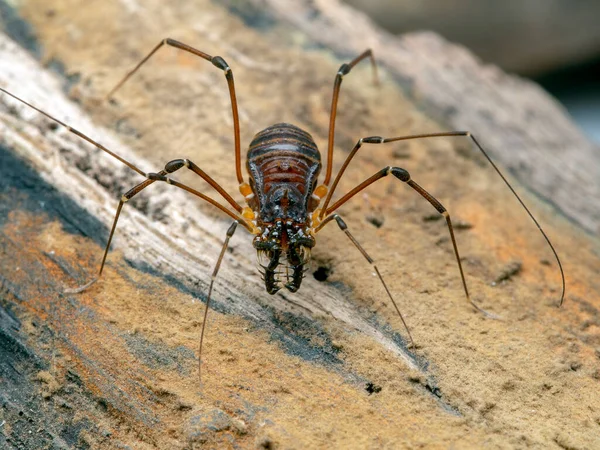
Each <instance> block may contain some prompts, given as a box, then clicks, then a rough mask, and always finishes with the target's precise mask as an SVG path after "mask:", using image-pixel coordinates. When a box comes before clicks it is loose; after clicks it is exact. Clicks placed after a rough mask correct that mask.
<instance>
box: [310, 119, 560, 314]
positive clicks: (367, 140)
mask: <svg viewBox="0 0 600 450" xmlns="http://www.w3.org/2000/svg"><path fill="white" fill-rule="evenodd" d="M452 136H466V137H469V138H470V139H471V140H472V141H473V143H474V144H475V145H476V147H477V148H478V149H479V150H480V151H481V153H483V156H485V158H486V159H487V160H488V162H489V163H490V164H491V165H492V167H493V168H494V170H495V171H496V173H497V174H498V175H499V176H500V178H502V181H504V183H505V184H506V186H507V187H508V188H509V189H510V191H511V192H512V193H513V195H514V196H515V197H516V198H517V200H518V201H519V203H520V204H521V206H522V207H523V209H524V210H525V212H526V213H527V215H528V216H529V218H530V219H531V220H532V221H533V223H534V224H535V226H536V227H537V228H538V230H539V231H540V233H542V236H544V239H545V240H546V243H547V244H548V246H549V247H550V250H552V253H553V254H554V258H555V259H556V262H557V263H558V268H559V270H560V276H561V282H562V292H561V295H560V300H559V302H558V307H559V308H560V307H561V306H562V304H563V301H564V299H565V289H566V285H565V273H564V270H563V267H562V263H561V261H560V258H559V257H558V253H557V252H556V250H555V249H554V245H552V242H550V238H549V237H548V235H547V234H546V232H545V231H544V230H543V229H542V226H541V225H540V224H539V222H538V221H537V220H536V218H535V217H534V216H533V214H532V213H531V211H530V210H529V208H528V207H527V206H525V203H524V202H523V200H521V197H519V195H518V194H517V193H516V191H515V190H514V189H513V187H512V186H511V184H510V183H509V182H508V180H507V179H506V178H505V176H504V175H503V174H502V172H501V171H500V169H499V168H498V166H496V164H494V162H493V161H492V159H491V158H490V157H489V156H488V154H487V152H486V151H485V150H484V149H483V147H482V146H481V145H480V144H479V141H477V139H475V136H473V135H472V134H471V133H470V132H469V131H448V132H443V133H427V134H415V135H411V136H398V137H392V138H382V137H380V136H370V137H365V138H362V139H359V140H358V142H357V143H356V145H355V146H354V148H353V149H352V151H351V152H350V154H349V155H348V157H347V158H346V161H344V164H343V165H342V168H341V169H340V171H339V172H338V174H337V176H336V177H335V180H334V182H333V185H332V187H331V190H329V192H328V194H327V197H326V198H325V203H324V204H323V207H322V209H321V212H320V215H319V217H320V218H323V217H324V216H325V215H327V214H331V212H333V211H335V210H336V209H337V208H338V207H339V206H340V205H341V204H342V203H345V202H346V200H348V199H349V198H350V197H352V196H353V195H354V194H352V195H350V196H349V194H350V193H348V194H346V195H345V196H344V197H342V199H340V200H338V201H337V202H336V203H335V205H334V206H332V207H330V208H328V207H327V206H328V205H329V202H330V201H331V198H332V196H333V193H334V192H335V189H336V188H337V185H338V183H339V181H340V179H341V178H342V175H343V174H344V172H345V171H346V168H347V167H348V165H349V164H350V161H352V159H353V158H354V156H355V155H356V153H357V152H358V150H359V149H360V148H361V147H362V145H363V144H386V143H388V142H396V141H406V140H409V139H423V138H432V137H452ZM369 184H370V183H369ZM367 186H368V185H367ZM365 187H366V186H365ZM355 190H356V189H353V190H352V191H351V192H354V191H355ZM357 192H358V191H357ZM346 197H347V198H346ZM343 199H345V200H344V201H343V202H342V200H343Z"/></svg>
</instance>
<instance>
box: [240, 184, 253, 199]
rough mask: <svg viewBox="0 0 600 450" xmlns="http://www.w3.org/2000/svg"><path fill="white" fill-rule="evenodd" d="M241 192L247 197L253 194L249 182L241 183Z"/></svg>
mask: <svg viewBox="0 0 600 450" xmlns="http://www.w3.org/2000/svg"><path fill="white" fill-rule="evenodd" d="M240 194H242V195H243V196H244V197H247V196H248V195H250V194H252V188H251V187H250V185H249V184H248V183H242V184H240Z"/></svg>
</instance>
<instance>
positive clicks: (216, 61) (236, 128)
mask: <svg viewBox="0 0 600 450" xmlns="http://www.w3.org/2000/svg"><path fill="white" fill-rule="evenodd" d="M163 45H170V46H171V47H175V48H177V49H179V50H183V51H186V52H189V53H191V54H193V55H196V56H199V57H200V58H202V59H205V60H207V61H210V62H211V63H212V65H213V66H215V67H216V68H218V69H221V70H222V71H223V72H224V73H225V78H226V79H227V86H228V87H229V97H230V98H231V113H232V115H233V136H234V139H235V172H236V175H237V179H238V182H239V183H240V184H242V183H243V182H244V177H243V175H242V163H241V147H240V118H239V114H238V105H237V98H236V95H235V83H234V82H233V72H232V71H231V68H230V67H229V65H228V64H227V63H226V62H225V60H224V59H223V58H222V57H220V56H211V55H209V54H207V53H204V52H202V51H200V50H197V49H195V48H194V47H190V46H189V45H187V44H184V43H182V42H179V41H176V40H175V39H171V38H166V39H163V40H162V41H160V42H159V43H158V44H157V45H156V47H154V48H153V49H152V51H151V52H150V53H148V55H146V57H145V58H144V59H142V60H141V61H140V62H139V63H138V65H137V66H135V67H134V68H133V69H132V70H130V71H129V72H128V73H127V75H125V76H124V77H123V79H122V80H121V81H119V82H118V83H117V85H116V86H115V87H114V88H112V89H111V91H110V92H109V93H108V95H107V96H106V98H107V99H109V98H110V97H112V96H113V94H114V93H115V92H117V91H118V90H119V89H120V88H121V86H123V84H125V82H126V81H127V80H129V78H131V76H132V75H133V74H134V73H135V72H137V71H138V69H139V68H140V67H142V65H144V63H145V62H146V61H148V60H149V59H150V58H151V57H152V55H154V54H155V53H156V52H157V51H158V49H159V48H161V47H162V46H163Z"/></svg>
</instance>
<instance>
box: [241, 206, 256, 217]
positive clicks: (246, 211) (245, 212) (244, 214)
mask: <svg viewBox="0 0 600 450" xmlns="http://www.w3.org/2000/svg"><path fill="white" fill-rule="evenodd" d="M242 217H243V218H244V219H248V220H254V217H255V215H254V211H252V209H250V208H249V207H247V206H246V207H245V208H244V209H243V210H242Z"/></svg>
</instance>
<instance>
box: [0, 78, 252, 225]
mask: <svg viewBox="0 0 600 450" xmlns="http://www.w3.org/2000/svg"><path fill="white" fill-rule="evenodd" d="M0 91H2V92H4V93H5V94H7V95H9V96H10V97H12V98H14V99H15V100H18V101H19V102H21V103H23V104H25V105H27V106H29V107H30V108H32V109H34V110H36V111H37V112H39V113H40V114H42V115H44V116H46V117H47V118H48V119H50V120H52V121H54V122H56V123H58V124H59V125H61V126H63V127H64V128H66V129H67V130H68V131H70V132H71V133H73V134H75V135H76V136H79V137H80V138H82V139H83V140H85V141H87V142H89V143H90V144H92V145H94V146H95V147H97V148H99V149H100V150H103V151H104V152H106V153H108V154H109V155H110V156H112V157H113V158H116V159H117V160H119V161H121V162H122V163H123V164H125V165H126V166H127V167H129V168H130V169H132V170H134V171H136V172H137V173H139V174H140V175H142V176H143V177H146V178H148V176H149V175H150V174H148V173H146V172H144V171H143V170H141V169H140V168H138V167H137V166H135V165H134V164H132V163H130V162H129V161H127V160H126V159H124V158H122V157H120V156H119V155H117V154H116V153H114V152H112V151H111V150H109V149H108V148H106V147H104V146H103V145H102V144H100V143H98V142H96V141H94V140H93V139H92V138H90V137H88V136H86V135H85V134H83V133H82V132H81V131H78V130H76V129H75V128H73V127H71V126H70V125H67V124H66V123H64V122H62V121H61V120H59V119H57V118H56V117H54V116H52V115H50V114H48V113H47V112H45V111H42V110H41V109H39V108H37V107H36V106H33V105H32V104H31V103H28V102H26V101H25V100H23V99H22V98H19V97H17V96H16V95H14V94H11V93H10V92H8V91H7V90H5V89H2V88H0ZM183 166H186V167H187V168H188V169H190V170H191V171H192V172H194V173H195V174H196V175H198V176H200V177H201V178H202V179H204V181H206V182H207V183H208V184H209V185H210V186H211V187H212V188H213V189H215V190H216V191H217V192H218V193H219V194H221V196H222V197H223V198H224V199H225V200H227V201H228V202H229V204H230V205H231V206H233V207H234V208H235V209H236V211H238V212H241V211H242V207H241V206H240V205H239V204H238V203H237V202H236V201H235V200H234V199H233V198H232V197H231V196H230V195H229V194H228V193H227V192H226V191H225V190H224V189H223V188H222V187H221V186H220V185H219V183H217V182H216V181H215V180H214V179H213V178H211V177H210V176H209V175H208V174H207V173H206V172H204V171H203V170H202V169H200V167H198V166H197V165H196V164H194V163H193V162H192V161H190V160H188V159H175V160H173V161H170V162H169V163H167V165H166V167H165V168H166V170H167V173H172V172H175V170H178V169H179V168H181V167H183ZM169 167H171V168H172V170H169V169H168V168H169ZM164 181H166V180H164ZM186 190H187V189H186ZM190 192H191V191H190ZM192 193H194V194H195V195H197V193H195V192H192ZM200 196H201V197H202V198H204V200H207V199H208V197H206V196H202V195H200ZM207 201H208V202H209V203H212V204H215V203H214V201H213V200H212V199H210V200H207ZM215 206H217V205H216V204H215ZM218 207H219V206H218ZM220 209H223V208H220ZM226 211H227V210H226ZM234 218H235V219H236V220H237V217H234Z"/></svg>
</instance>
